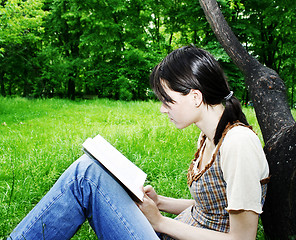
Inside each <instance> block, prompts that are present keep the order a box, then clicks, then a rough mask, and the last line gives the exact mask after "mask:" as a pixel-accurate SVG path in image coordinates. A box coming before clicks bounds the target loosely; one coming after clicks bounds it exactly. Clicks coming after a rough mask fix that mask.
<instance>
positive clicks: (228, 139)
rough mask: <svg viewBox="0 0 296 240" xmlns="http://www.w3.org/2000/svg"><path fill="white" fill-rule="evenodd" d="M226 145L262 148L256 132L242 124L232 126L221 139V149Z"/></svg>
mask: <svg viewBox="0 0 296 240" xmlns="http://www.w3.org/2000/svg"><path fill="white" fill-rule="evenodd" d="M228 147H231V148H233V147H234V148H235V147H243V148H250V147H255V148H259V149H262V145H261V142H260V139H259V138H258V136H257V134H256V133H255V132H253V130H251V129H250V128H249V127H244V126H236V127H233V128H232V129H230V130H229V131H228V132H227V134H226V136H225V138H224V140H223V143H222V146H221V150H222V149H225V148H228Z"/></svg>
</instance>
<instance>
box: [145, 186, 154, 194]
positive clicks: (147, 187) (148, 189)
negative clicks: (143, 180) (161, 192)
mask: <svg viewBox="0 0 296 240" xmlns="http://www.w3.org/2000/svg"><path fill="white" fill-rule="evenodd" d="M152 190H153V187H152V186H151V185H147V186H145V187H144V192H145V193H146V192H149V191H152Z"/></svg>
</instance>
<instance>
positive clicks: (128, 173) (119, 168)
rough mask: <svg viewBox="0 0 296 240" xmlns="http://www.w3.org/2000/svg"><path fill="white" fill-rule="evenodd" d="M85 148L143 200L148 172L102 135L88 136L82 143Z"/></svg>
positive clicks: (85, 150)
mask: <svg viewBox="0 0 296 240" xmlns="http://www.w3.org/2000/svg"><path fill="white" fill-rule="evenodd" d="M82 146H83V150H84V152H85V153H86V154H88V155H90V156H91V157H92V158H94V159H96V160H98V161H99V162H100V163H101V164H102V165H103V166H104V167H105V168H106V169H107V170H108V171H110V172H111V173H112V175H113V176H114V177H116V178H117V179H118V180H119V182H120V183H121V184H123V186H124V187H125V188H126V189H128V190H129V191H130V192H131V193H133V195H134V196H135V197H136V200H139V201H141V202H142V201H143V197H144V193H143V186H144V183H145V180H146V177H147V174H146V173H145V172H143V171H142V170H141V169H140V168H138V167H137V166H136V165H135V164H134V163H132V162H131V161H130V160H129V159H127V158H126V157H125V156H124V155H123V154H122V153H120V152H119V151H118V150H117V149H116V148H115V147H113V146H112V145H111V144H110V143H109V142H107V141H106V140H105V139H104V138H103V137H102V136H101V135H97V136H96V137H94V138H88V139H86V141H85V142H84V143H83V144H82Z"/></svg>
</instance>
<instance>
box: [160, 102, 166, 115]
mask: <svg viewBox="0 0 296 240" xmlns="http://www.w3.org/2000/svg"><path fill="white" fill-rule="evenodd" d="M160 112H161V113H167V112H168V110H167V107H166V106H165V105H164V104H163V103H162V104H161V106H160Z"/></svg>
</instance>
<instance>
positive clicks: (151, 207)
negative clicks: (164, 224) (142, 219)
mask: <svg viewBox="0 0 296 240" xmlns="http://www.w3.org/2000/svg"><path fill="white" fill-rule="evenodd" d="M154 193H155V191H154ZM137 205H138V207H139V208H140V210H141V211H142V212H143V214H144V215H145V216H146V218H147V219H148V221H149V222H150V224H151V225H152V227H153V229H154V230H155V231H159V232H160V230H159V225H160V222H161V220H162V219H163V216H162V215H161V213H160V211H159V210H158V207H157V205H156V203H155V201H154V200H153V199H151V198H150V197H149V196H148V195H147V194H146V193H145V195H144V200H143V202H142V203H137Z"/></svg>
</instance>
